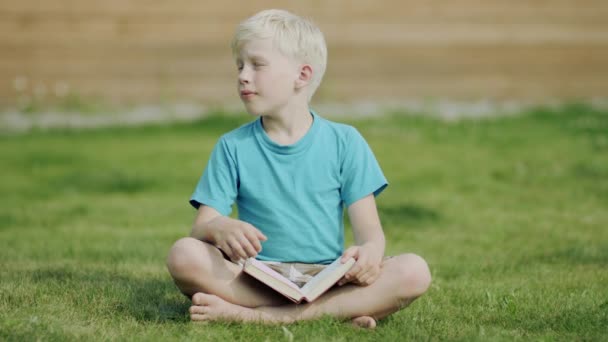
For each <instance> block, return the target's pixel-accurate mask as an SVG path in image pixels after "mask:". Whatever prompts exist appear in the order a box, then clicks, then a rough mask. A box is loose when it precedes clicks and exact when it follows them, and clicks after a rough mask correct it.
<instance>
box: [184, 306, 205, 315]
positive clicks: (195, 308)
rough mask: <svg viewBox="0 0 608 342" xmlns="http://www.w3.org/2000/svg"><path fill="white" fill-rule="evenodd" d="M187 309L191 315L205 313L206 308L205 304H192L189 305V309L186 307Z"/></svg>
mask: <svg viewBox="0 0 608 342" xmlns="http://www.w3.org/2000/svg"><path fill="white" fill-rule="evenodd" d="M188 311H189V312H190V314H191V315H193V314H206V313H207V311H208V310H207V307H206V306H200V305H192V306H191V307H190V309H188Z"/></svg>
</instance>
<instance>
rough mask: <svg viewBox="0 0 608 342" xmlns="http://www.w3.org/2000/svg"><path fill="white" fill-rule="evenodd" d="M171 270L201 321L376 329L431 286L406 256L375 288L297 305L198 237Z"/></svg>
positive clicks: (183, 242)
mask: <svg viewBox="0 0 608 342" xmlns="http://www.w3.org/2000/svg"><path fill="white" fill-rule="evenodd" d="M167 267H168V269H169V272H170V273H171V276H172V277H173V279H174V281H175V283H176V285H177V286H178V287H179V289H180V290H181V291H182V292H183V293H184V294H186V295H188V296H191V298H192V303H193V305H192V307H191V308H190V316H191V318H192V320H196V321H198V320H230V321H255V322H262V323H267V324H272V323H291V322H295V321H298V320H310V319H315V318H318V317H321V316H323V315H331V316H333V317H336V318H341V319H353V322H354V323H355V324H357V325H362V326H366V327H373V326H375V321H374V319H381V318H383V317H386V316H388V315H390V314H392V313H393V312H395V311H398V310H400V309H401V308H404V307H406V306H407V305H409V304H410V303H411V302H412V301H414V300H415V299H416V298H418V297H419V296H421V295H422V294H423V293H424V292H426V290H427V289H428V287H429V285H430V282H431V275H430V272H429V269H428V266H427V264H426V262H425V261H424V260H423V259H422V258H420V257H419V256H417V255H414V254H402V255H398V256H395V257H392V258H390V259H387V260H385V261H384V262H383V264H382V271H381V272H382V273H381V275H380V277H379V278H378V280H376V281H375V282H374V283H373V284H371V285H369V286H365V287H363V286H356V285H351V284H347V285H344V286H341V287H334V288H332V289H331V290H330V291H328V292H327V293H325V294H324V295H323V296H321V297H320V298H318V299H317V300H316V301H314V302H312V303H308V304H299V305H295V304H292V303H291V302H289V301H288V300H287V299H284V298H283V297H282V296H279V295H277V294H276V293H275V292H274V291H272V290H270V289H269V288H267V287H266V286H265V285H264V284H261V283H258V282H257V281H256V280H254V279H252V278H250V277H249V276H248V275H245V274H242V272H241V267H240V266H238V265H236V264H233V263H232V262H230V261H228V260H226V259H224V257H223V256H222V254H221V252H220V251H219V250H218V249H217V248H216V247H214V246H212V245H210V244H208V243H206V242H202V241H199V240H196V239H194V238H182V239H180V240H178V241H177V242H176V243H175V244H174V245H173V247H172V248H171V251H170V252H169V256H168V258H167Z"/></svg>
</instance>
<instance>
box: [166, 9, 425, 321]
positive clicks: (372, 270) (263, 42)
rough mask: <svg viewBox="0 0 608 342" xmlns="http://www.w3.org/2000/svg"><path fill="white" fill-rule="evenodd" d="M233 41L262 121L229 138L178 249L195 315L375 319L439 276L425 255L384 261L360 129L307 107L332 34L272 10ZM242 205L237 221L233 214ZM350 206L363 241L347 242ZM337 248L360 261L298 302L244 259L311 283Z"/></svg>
mask: <svg viewBox="0 0 608 342" xmlns="http://www.w3.org/2000/svg"><path fill="white" fill-rule="evenodd" d="M232 50H233V54H234V57H235V59H236V64H237V67H238V91H239V94H240V97H241V100H242V101H243V103H244V105H245V108H246V109H247V111H248V112H249V113H250V114H252V115H254V116H258V117H259V118H257V120H255V121H253V122H251V123H249V124H247V125H244V126H242V127H240V128H238V129H235V130H233V131H231V132H229V133H227V134H225V135H223V136H222V137H221V138H220V140H219V141H218V143H217V144H216V146H215V148H214V150H213V152H212V154H211V157H210V159H209V162H208V164H207V167H206V169H205V171H204V173H203V175H202V177H201V179H200V181H199V183H198V185H197V187H196V189H195V191H194V194H193V195H192V199H191V200H190V203H191V204H192V205H193V206H194V207H195V208H197V209H198V214H197V216H196V219H195V222H194V224H193V227H192V232H191V234H190V237H188V238H183V239H180V240H178V241H177V242H176V243H175V245H174V246H173V247H172V249H171V251H170V252H169V256H168V259H167V267H168V269H169V272H170V273H171V276H172V277H173V279H174V280H175V283H176V284H177V286H178V287H179V289H180V290H181V291H182V292H183V293H184V294H186V295H188V296H191V299H192V306H191V307H190V317H191V319H192V320H193V321H212V320H230V321H257V322H262V323H269V324H270V323H291V322H294V321H298V320H307V319H314V318H317V317H320V316H322V315H332V316H334V317H337V318H343V319H351V320H352V322H353V324H355V325H357V326H362V327H367V328H373V327H375V325H376V320H377V319H380V318H383V317H386V316H387V315H389V314H391V313H393V312H395V311H397V310H399V309H401V308H403V307H405V306H407V305H408V304H410V303H411V302H412V301H413V300H414V299H416V298H417V297H419V296H420V295H422V294H423V293H424V292H425V291H426V290H427V288H428V286H429V284H430V281H431V277H430V273H429V269H428V266H427V264H426V262H425V261H424V260H423V259H422V258H420V257H419V256H416V255H413V254H403V255H399V256H394V257H391V258H387V259H385V258H384V247H385V240H384V234H383V232H382V227H381V225H380V220H379V218H378V213H377V209H376V203H375V196H377V195H378V194H380V192H381V191H382V190H383V189H384V188H385V187H386V186H387V182H386V179H385V178H384V175H383V173H382V171H381V170H380V167H379V165H378V163H377V161H376V159H375V157H374V155H373V153H372V151H371V150H370V148H369V146H368V145H367V143H366V142H365V140H364V139H363V137H362V136H361V135H360V134H359V133H358V132H357V130H356V129H354V128H352V127H350V126H347V125H342V124H337V123H333V122H330V121H328V120H325V119H324V118H322V117H320V116H319V115H318V114H316V113H315V112H313V111H311V110H310V109H309V101H310V99H311V97H312V95H313V94H314V91H315V90H316V89H317V87H318V86H319V84H320V82H321V78H322V77H323V74H324V72H325V65H326V61H327V50H326V46H325V40H324V38H323V34H322V33H321V32H320V30H319V29H318V28H317V27H316V26H315V25H314V24H312V23H311V22H309V21H308V20H306V19H303V18H300V17H298V16H296V15H293V14H291V13H289V12H286V11H282V10H266V11H262V12H260V13H258V14H256V15H254V16H253V17H251V18H249V19H247V20H245V21H244V22H242V23H241V24H240V25H239V26H238V28H237V31H236V34H235V37H234V40H233V43H232ZM234 202H236V204H237V206H238V213H239V219H238V220H237V219H232V218H230V217H228V215H229V214H230V212H231V206H232V204H233V203H234ZM344 207H346V208H347V210H348V215H349V218H350V221H351V223H352V227H353V233H354V237H355V241H356V245H355V246H352V247H350V248H348V249H347V250H346V251H343V250H342V246H343V219H342V218H343V208H344ZM340 256H342V260H344V261H345V260H347V259H348V258H350V257H353V258H354V259H355V260H356V263H355V265H354V266H353V267H352V268H351V269H350V270H349V271H348V273H347V274H346V275H345V276H344V278H343V279H341V280H340V281H339V283H338V286H335V287H334V288H333V289H331V290H330V291H328V292H327V293H326V294H324V295H323V296H321V297H320V298H319V299H317V300H316V301H314V302H313V303H308V304H300V305H295V304H290V303H289V302H288V301H287V300H285V299H283V298H282V297H281V296H280V295H278V294H276V293H274V292H273V291H272V290H269V289H268V288H267V287H266V286H265V285H263V284H261V283H258V282H257V281H256V280H253V279H252V278H250V277H249V276H248V275H244V274H242V272H241V270H242V267H241V266H240V265H239V264H238V261H239V260H240V259H245V258H248V257H256V258H257V259H259V260H262V261H264V262H267V263H268V264H269V265H272V266H273V267H276V270H278V271H283V272H284V273H286V276H288V275H289V274H291V275H294V274H295V275H297V277H296V278H298V279H296V280H299V281H301V282H305V281H306V279H307V277H310V274H314V273H316V272H318V271H319V270H320V269H322V268H323V267H324V266H323V265H324V264H327V263H329V262H331V261H332V260H335V259H336V258H338V257H340ZM292 278H293V277H292Z"/></svg>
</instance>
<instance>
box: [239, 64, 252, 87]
mask: <svg viewBox="0 0 608 342" xmlns="http://www.w3.org/2000/svg"><path fill="white" fill-rule="evenodd" d="M249 78H250V75H249V71H248V68H247V67H246V66H243V67H242V68H241V70H240V71H239V84H247V83H249Z"/></svg>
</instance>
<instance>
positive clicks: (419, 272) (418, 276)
mask: <svg viewBox="0 0 608 342" xmlns="http://www.w3.org/2000/svg"><path fill="white" fill-rule="evenodd" d="M396 258H398V260H397V261H398V262H397V265H396V267H397V273H398V274H399V284H400V286H399V288H400V289H401V290H402V291H400V296H401V297H404V298H417V297H420V296H422V295H423V294H424V293H425V292H426V291H427V290H428V288H429V287H430V286H431V271H430V270H429V266H428V264H427V263H426V261H424V259H423V258H421V257H420V256H418V255H416V254H403V255H400V256H398V257H396Z"/></svg>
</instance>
